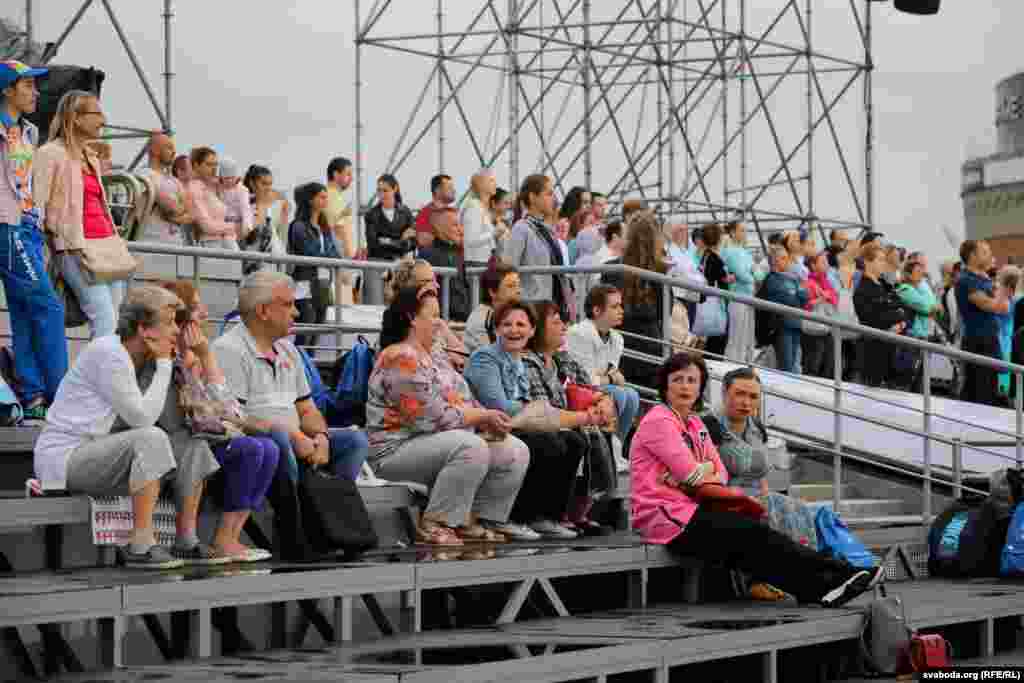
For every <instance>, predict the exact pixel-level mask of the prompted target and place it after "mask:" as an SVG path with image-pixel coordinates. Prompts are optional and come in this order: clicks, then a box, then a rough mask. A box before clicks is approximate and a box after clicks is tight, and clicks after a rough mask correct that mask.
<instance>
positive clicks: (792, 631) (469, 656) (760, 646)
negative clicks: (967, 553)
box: [61, 581, 1024, 683]
mask: <svg viewBox="0 0 1024 683" xmlns="http://www.w3.org/2000/svg"><path fill="white" fill-rule="evenodd" d="M890 593H891V594H897V595H900V596H901V598H902V599H903V601H904V604H905V605H906V609H907V617H908V621H909V622H910V625H911V626H913V627H915V628H929V627H931V628H934V627H938V626H944V625H948V624H954V623H968V624H969V623H974V624H976V625H977V626H978V631H977V632H978V638H979V644H980V650H979V651H980V652H981V653H982V657H983V660H982V661H984V659H987V660H989V661H993V660H994V652H993V645H994V640H993V638H992V630H993V620H994V619H996V618H999V617H1004V616H1018V615H1021V614H1024V584H1022V583H1012V582H1005V581H968V582H952V581H924V582H912V583H902V584H895V585H893V586H891V588H890ZM867 600H868V598H867V597H862V598H861V599H859V600H857V601H855V602H854V603H851V605H850V606H848V607H847V608H845V609H839V610H827V609H823V608H819V607H794V606H790V605H777V604H751V603H726V604H717V605H671V606H659V607H653V608H647V609H626V610H617V611H611V612H604V613H592V614H586V615H582V616H576V617H563V618H557V619H544V620H533V621H526V622H519V623H515V624H507V625H499V626H495V627H491V628H482V629H475V630H470V631H447V632H431V633H428V634H419V635H408V636H403V637H399V638H392V639H387V640H383V641H377V642H373V643H367V644H361V645H354V646H352V645H349V646H344V647H339V648H326V649H319V650H293V651H287V650H280V651H271V652H263V653H254V654H247V655H244V656H238V657H230V658H219V659H211V660H208V661H204V662H187V663H182V664H180V665H175V666H150V667H138V668H135V669H133V670H131V671H117V672H111V673H107V674H90V675H89V676H88V677H87V678H86V677H79V676H74V677H66V678H63V679H61V680H62V681H83V680H86V679H87V680H90V681H110V682H113V681H118V682H121V683H129V682H131V683H135V682H136V681H144V680H166V681H171V682H181V683H186V682H191V681H200V680H202V681H205V682H207V683H216V682H219V681H228V680H244V679H262V680H275V681H315V680H332V681H343V682H344V681H358V682H361V683H362V682H366V681H394V682H399V681H401V682H402V683H435V682H437V683H450V682H451V681H460V682H461V681H516V682H519V681H536V682H540V681H576V680H597V681H607V680H629V681H632V680H638V681H640V680H643V681H656V682H658V683H661V682H662V681H668V680H669V679H670V676H672V675H673V674H675V673H677V672H679V673H682V672H683V671H684V667H687V666H691V665H694V664H699V663H701V662H716V663H719V664H718V666H719V667H720V668H718V669H716V671H717V672H718V676H719V678H721V679H722V680H733V679H732V678H729V676H728V674H725V673H724V672H735V674H736V675H737V676H741V677H742V678H737V679H735V680H757V679H758V678H760V679H761V680H764V681H769V682H774V681H777V680H780V673H779V672H780V667H779V663H780V660H786V662H787V666H790V665H791V664H792V662H793V661H794V660H796V661H799V659H798V657H799V656H802V654H801V653H806V652H808V651H809V650H812V649H814V648H818V649H817V650H815V651H817V652H819V653H820V652H821V650H820V648H821V646H823V645H825V644H829V643H832V644H837V646H842V645H843V644H844V643H845V644H849V643H850V642H851V641H852V640H853V639H855V638H857V637H859V634H860V630H861V627H862V624H863V609H864V606H865V605H866V604H867ZM838 651H839V650H835V652H838ZM794 654H795V655H797V657H793V656H792V655H794ZM787 657H788V660H787V659H786V658H787ZM726 660H727V661H726ZM1021 660H1024V651H1019V652H1014V653H1013V654H1008V653H1003V654H1002V655H1001V656H1000V657H999V658H998V661H1000V662H1003V663H1018V664H1019V663H1020V662H1021ZM977 661H978V660H973V661H972V662H971V663H976V662H977ZM786 671H787V675H786V678H787V679H789V678H790V677H791V676H792V671H791V669H786ZM805 673H808V672H805ZM751 674H753V677H751ZM723 676H724V678H723Z"/></svg>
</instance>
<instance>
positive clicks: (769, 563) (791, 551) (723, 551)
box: [668, 505, 858, 603]
mask: <svg viewBox="0 0 1024 683" xmlns="http://www.w3.org/2000/svg"><path fill="white" fill-rule="evenodd" d="M668 549H669V551H670V552H672V553H675V554H677V555H680V556H688V557H698V558H700V559H702V560H706V561H710V562H714V563H718V564H724V565H726V566H727V567H729V568H730V569H739V570H740V571H742V572H745V573H747V574H749V575H750V576H752V577H753V578H754V580H756V581H764V582H766V583H770V584H771V585H773V586H775V587H776V588H779V589H781V590H784V591H786V592H787V593H789V594H790V595H792V596H794V597H795V598H796V599H797V600H799V601H800V602H801V603H816V602H819V601H820V600H821V598H822V597H824V595H825V593H827V592H828V591H830V590H832V589H833V588H836V587H837V586H839V584H841V583H842V582H844V581H846V580H847V579H849V578H850V577H851V576H853V575H854V574H855V573H857V571H858V570H857V569H856V568H854V567H852V566H851V565H850V564H848V563H846V562H843V561H840V560H834V559H832V558H830V557H828V556H826V555H824V554H822V553H819V552H817V551H814V550H811V549H810V548H808V547H807V546H803V545H800V544H799V543H797V542H796V541H794V540H793V539H791V538H790V537H789V536H786V535H785V534H782V533H779V532H778V531H775V530H774V529H772V528H770V527H768V526H767V525H765V524H761V523H760V522H758V521H756V520H754V519H751V518H749V517H745V516H743V515H739V514H735V513H732V512H716V511H713V510H709V509H708V508H707V507H706V506H704V505H702V506H700V507H699V508H697V512H696V513H694V515H693V517H692V518H691V519H690V522H689V523H688V524H687V525H686V529H684V530H683V533H681V534H679V535H678V536H676V537H675V538H674V539H673V540H672V542H671V543H669V544H668Z"/></svg>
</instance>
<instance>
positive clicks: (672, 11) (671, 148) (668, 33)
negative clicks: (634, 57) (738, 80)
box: [659, 0, 678, 215]
mask: <svg viewBox="0 0 1024 683" xmlns="http://www.w3.org/2000/svg"><path fill="white" fill-rule="evenodd" d="M677 4H678V2H677V0H670V2H669V8H668V12H667V16H666V17H665V18H666V21H665V41H666V43H667V47H666V49H665V56H666V58H667V60H668V62H667V64H666V68H667V69H668V74H667V76H668V98H667V99H668V109H667V110H666V113H668V115H669V116H670V117H671V116H672V114H671V112H673V111H675V106H676V77H675V71H676V70H675V60H674V59H673V55H675V21H676V5H677ZM659 111H660V109H659ZM670 120H671V119H670ZM660 125H661V122H660V121H659V127H660ZM675 133H676V131H675V126H674V125H671V124H670V125H669V127H668V192H669V197H668V200H669V201H668V210H669V215H671V214H672V213H673V212H674V211H675V191H676V135H675Z"/></svg>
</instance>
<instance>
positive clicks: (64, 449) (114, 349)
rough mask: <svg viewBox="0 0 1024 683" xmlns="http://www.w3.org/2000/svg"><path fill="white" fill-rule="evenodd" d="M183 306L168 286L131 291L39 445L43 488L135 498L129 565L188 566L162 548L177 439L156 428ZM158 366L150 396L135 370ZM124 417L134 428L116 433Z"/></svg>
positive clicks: (126, 550) (88, 352) (75, 371)
mask: <svg viewBox="0 0 1024 683" xmlns="http://www.w3.org/2000/svg"><path fill="white" fill-rule="evenodd" d="M181 305H182V304H181V301H179V299H178V297H177V296H175V295H174V294H173V293H171V292H169V291H167V290H166V289H163V288H161V287H152V286H142V287H134V288H132V289H131V290H130V291H129V292H128V294H127V296H126V297H125V300H124V302H123V303H122V304H121V309H120V312H119V315H118V321H117V334H114V335H110V336H107V337H99V338H97V339H94V340H93V341H92V342H91V343H90V344H89V345H88V346H87V347H85V349H84V350H83V351H82V352H81V353H80V354H79V356H78V359H77V360H76V362H75V365H74V367H73V368H71V371H70V372H68V374H67V375H66V376H65V377H64V381H63V382H61V385H60V388H59V389H58V390H57V396H56V398H54V401H53V405H51V406H50V409H49V411H48V412H47V415H46V426H45V427H43V431H42V433H41V434H40V435H39V439H38V440H37V441H36V445H35V457H34V466H35V472H36V476H37V477H38V478H39V479H40V480H41V481H42V482H43V484H44V486H46V485H47V484H50V485H52V486H56V487H60V486H61V485H62V484H63V485H64V486H65V487H66V488H67V490H68V491H71V492H78V493H85V494H88V495H90V496H116V495H130V496H132V512H133V527H132V532H131V536H130V537H129V542H128V545H127V546H125V547H123V548H122V549H121V552H122V556H123V559H124V561H125V565H126V566H128V567H137V568H143V569H168V568H172V567H180V566H182V565H183V564H184V561H183V560H180V559H175V558H174V557H172V556H171V554H170V553H169V552H168V551H167V550H166V549H164V548H162V547H160V546H159V545H157V544H156V536H155V533H154V530H153V510H154V508H155V507H156V502H157V497H158V496H159V494H160V479H161V478H162V477H163V476H164V475H165V474H167V473H168V472H170V471H171V470H173V469H175V467H176V462H175V459H174V453H173V452H172V449H171V442H170V439H168V437H167V434H166V433H165V432H164V431H163V430H162V429H160V428H159V427H157V426H156V422H157V419H158V418H159V417H160V413H161V412H162V411H163V409H164V403H165V401H166V400H167V390H168V387H169V386H170V382H171V364H172V360H173V358H174V345H175V340H176V339H177V336H178V325H177V323H176V321H175V316H176V313H177V310H178V308H179V307H181ZM153 360H155V361H156V372H155V374H154V375H153V379H152V381H151V382H150V384H149V388H148V389H147V390H146V392H145V393H143V392H142V391H141V390H140V389H139V384H138V380H137V379H136V371H137V370H138V369H139V368H141V367H143V366H144V365H145V364H146V363H147V362H149V361H153ZM118 418H120V419H121V420H122V421H123V422H124V423H126V424H127V425H128V427H129V428H128V429H127V430H126V431H122V432H116V433H113V434H112V433H111V429H112V428H113V427H114V423H115V421H116V420H117V419H118Z"/></svg>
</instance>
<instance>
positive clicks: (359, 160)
mask: <svg viewBox="0 0 1024 683" xmlns="http://www.w3.org/2000/svg"><path fill="white" fill-rule="evenodd" d="M361 4H362V0H355V2H354V3H353V5H354V7H355V13H356V24H355V29H356V59H355V62H356V63H355V70H356V82H355V97H354V98H353V101H354V103H355V112H354V114H355V119H356V140H355V144H356V149H355V154H353V155H352V156H353V157H354V158H353V159H352V165H353V166H355V168H354V169H353V171H354V172H353V174H352V176H353V185H354V187H353V188H352V193H353V194H352V197H353V199H354V200H355V211H354V212H353V216H352V220H353V221H356V226H358V225H359V222H360V220H361V218H360V217H361V216H362V213H363V185H364V175H363V174H365V173H366V169H365V168H364V166H365V163H364V161H363V35H362V33H361V31H362V30H363V29H362V21H361V14H362V13H361V11H360V10H361V8H360V5H361ZM360 233H362V231H361V230H356V234H360ZM367 272H369V271H367ZM338 322H340V321H338Z"/></svg>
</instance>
